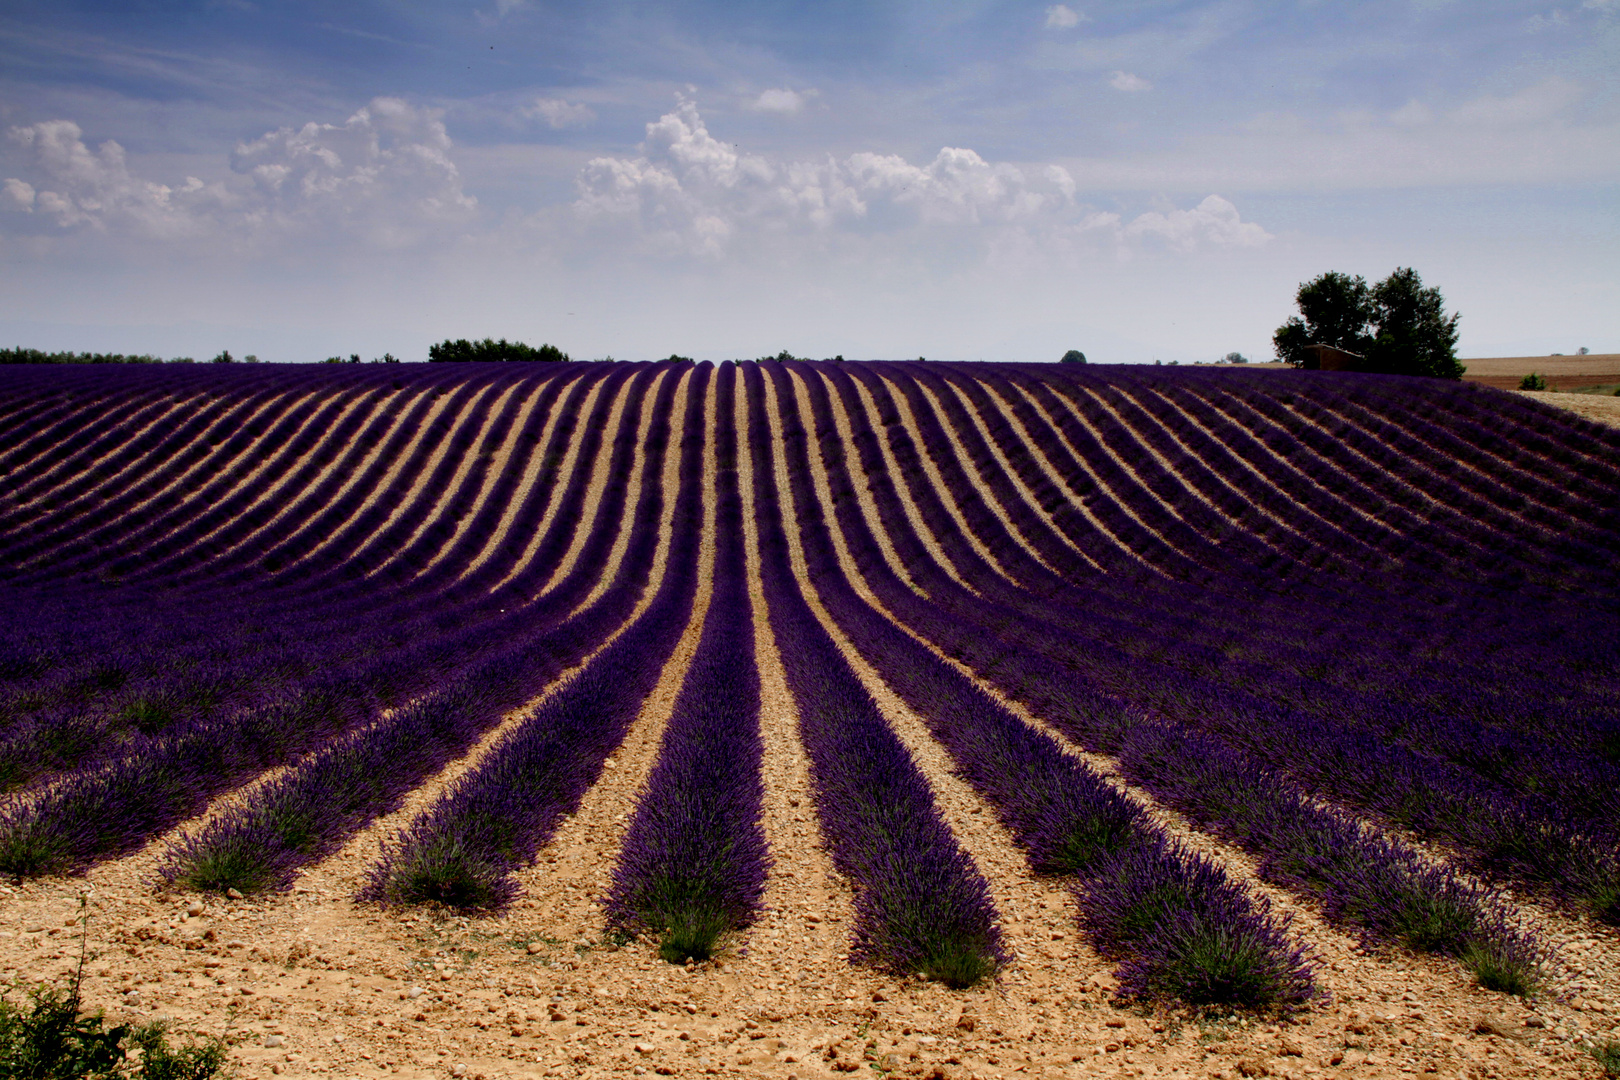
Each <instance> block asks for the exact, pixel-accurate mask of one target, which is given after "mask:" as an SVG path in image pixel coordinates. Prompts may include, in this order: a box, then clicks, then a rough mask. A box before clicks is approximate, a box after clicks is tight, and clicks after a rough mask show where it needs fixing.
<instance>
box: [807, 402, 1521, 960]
mask: <svg viewBox="0 0 1620 1080" xmlns="http://www.w3.org/2000/svg"><path fill="white" fill-rule="evenodd" d="M829 379H833V382H834V384H838V382H839V374H838V372H829ZM812 402H813V403H818V402H816V393H815V392H813V390H812ZM818 411H820V410H818ZM863 419H865V416H863V413H855V415H852V429H854V432H852V434H854V440H852V442H854V445H855V447H857V449H862V447H867V445H868V442H870V431H863ZM875 453H876V452H875V447H872V449H868V450H867V460H865V461H863V471H865V474H867V478H868V483H870V486H872V491H873V495H875V499H876V500H878V504H880V507H881V505H885V504H889V505H893V502H896V499H894V497H893V487H891V486H889V484H888V478H886V473H885V470H883V466H881V463H880V461H878V460H876V457H875ZM829 465H831V466H834V468H833V470H831V471H833V473H834V476H833V481H834V505H838V507H841V508H842V512H841V523H842V526H844V531H846V534H849V536H852V538H857V544H855V557H857V562H859V563H860V565H862V568H863V573H865V576H867V581H868V583H870V585H872V586H873V588H875V589H878V593H880V596H881V597H883V599H885V602H886V604H893V610H894V612H896V615H899V617H901V620H902V622H906V623H907V625H910V627H912V628H914V630H915V631H919V633H922V635H925V636H927V638H932V640H935V641H943V643H944V644H946V648H951V646H953V644H957V643H959V641H961V638H962V631H961V623H959V619H961V617H962V615H964V614H969V612H966V610H964V609H961V607H957V609H954V610H951V612H949V614H946V615H943V617H941V614H938V612H933V610H930V604H927V602H925V601H922V599H920V597H917V596H915V594H912V593H910V591H909V589H906V588H904V586H902V585H901V583H899V581H897V580H896V578H894V576H893V575H891V573H889V572H888V570H886V567H885V563H883V560H881V557H880V555H876V552H875V541H873V539H872V538H870V534H867V533H865V525H863V521H862V520H860V518H859V515H857V513H854V512H852V510H847V508H846V507H851V505H852V504H854V497H852V495H854V492H851V491H847V478H842V481H841V478H839V474H838V473H839V471H838V470H836V461H831V463H829ZM886 525H888V531H889V536H891V539H894V538H896V534H899V533H904V531H907V526H906V523H904V520H902V518H901V517H897V515H891V517H889V518H888V520H886ZM863 552H865V559H863V557H862V554H863ZM816 570H820V573H818V572H816ZM812 573H813V576H815V578H816V580H818V581H821V580H826V578H828V576H831V572H829V568H826V567H821V568H815V567H813V568H812ZM975 585H980V586H985V585H988V581H987V580H985V578H980V580H977V581H975ZM849 604H854V599H852V597H851V599H849V601H846V606H849ZM969 633H972V631H970V630H969ZM893 648H899V646H893ZM922 667H923V662H922V659H920V657H917V659H912V661H910V662H909V664H906V662H899V661H894V662H889V664H886V665H885V669H886V670H893V672H896V675H894V678H896V680H901V682H904V680H906V678H907V677H909V672H915V670H919V669H922ZM1025 670H1027V669H1025ZM1001 674H1003V677H1004V675H1006V670H1004V669H1003V670H1001ZM1055 675H1056V672H1050V669H1048V675H1047V678H1048V680H1050V678H1053V677H1055ZM1059 678H1061V677H1059ZM1071 682H1072V680H1071ZM1053 688H1055V687H1051V682H1045V690H1047V691H1048V693H1050V691H1051V690H1053ZM1113 716H1115V721H1113V724H1111V725H1108V727H1105V729H1103V732H1105V735H1106V738H1105V742H1106V743H1110V745H1106V746H1105V748H1106V750H1119V753H1121V755H1124V756H1126V761H1131V763H1134V764H1136V766H1137V767H1136V774H1134V777H1132V779H1137V780H1139V782H1145V784H1147V785H1149V789H1150V790H1155V792H1158V790H1168V792H1170V793H1173V795H1176V797H1179V801H1181V803H1183V805H1187V803H1192V805H1196V803H1197V800H1196V798H1192V795H1194V793H1205V792H1215V795H1228V798H1226V801H1225V803H1220V801H1217V803H1215V808H1217V810H1220V811H1225V813H1228V814H1233V813H1238V805H1239V803H1243V798H1244V797H1246V798H1247V800H1249V803H1247V811H1249V816H1252V818H1254V819H1255V821H1267V823H1268V824H1270V832H1268V834H1267V832H1262V831H1257V832H1247V831H1246V826H1252V824H1255V821H1247V819H1244V816H1243V814H1239V816H1238V824H1236V826H1234V831H1238V832H1241V834H1243V836H1244V839H1246V840H1251V842H1254V844H1257V845H1260V847H1262V850H1265V848H1267V845H1273V847H1275V852H1273V853H1277V855H1278V858H1281V857H1283V855H1281V852H1286V844H1290V842H1291V844H1294V845H1296V847H1294V853H1296V855H1298V852H1299V845H1301V844H1306V845H1307V847H1309V844H1312V842H1315V844H1325V842H1327V840H1330V839H1332V840H1336V842H1338V845H1340V848H1345V850H1340V852H1338V858H1336V860H1335V861H1332V863H1322V861H1320V860H1319V865H1317V866H1315V873H1319V874H1325V873H1328V871H1335V874H1336V876H1333V874H1330V876H1328V881H1332V884H1333V886H1335V887H1336V891H1338V894H1336V895H1338V897H1340V899H1341V900H1343V902H1341V904H1340V910H1349V908H1351V907H1361V908H1364V912H1362V921H1364V923H1366V925H1369V926H1375V928H1380V929H1385V931H1387V933H1390V931H1392V929H1393V931H1395V933H1408V936H1411V938H1414V939H1416V938H1421V933H1422V931H1416V929H1414V928H1411V926H1406V928H1401V925H1400V920H1411V918H1413V916H1414V913H1422V910H1424V908H1426V905H1427V908H1430V912H1432V910H1434V908H1439V910H1442V912H1447V913H1450V916H1452V925H1450V926H1443V928H1437V929H1434V931H1432V933H1434V934H1435V939H1437V941H1439V942H1440V944H1437V946H1434V942H1430V944H1432V946H1434V947H1443V949H1448V950H1452V952H1456V954H1463V955H1466V957H1468V959H1469V962H1471V963H1473V965H1474V967H1476V968H1477V970H1479V972H1481V973H1482V978H1484V980H1486V981H1487V983H1494V984H1498V986H1518V988H1520V989H1523V986H1526V984H1528V983H1529V981H1533V976H1534V965H1536V946H1534V942H1531V941H1528V939H1521V938H1518V936H1515V934H1511V933H1508V931H1507V929H1505V920H1503V916H1502V913H1500V907H1498V905H1494V904H1492V902H1489V900H1487V899H1484V897H1481V895H1479V894H1477V892H1471V891H1468V889H1464V887H1461V886H1458V884H1456V882H1455V879H1452V878H1450V876H1448V874H1447V873H1443V871H1439V870H1435V871H1424V873H1419V871H1417V870H1416V868H1414V860H1413V858H1411V857H1409V855H1408V853H1403V852H1398V850H1395V848H1375V847H1371V845H1369V844H1354V845H1353V844H1349V840H1351V839H1354V837H1356V836H1361V834H1359V831H1358V829H1353V827H1351V826H1346V824H1341V823H1338V821H1336V818H1333V816H1332V814H1327V813H1324V811H1314V810H1312V808H1311V806H1307V805H1304V803H1302V801H1301V800H1299V798H1298V797H1296V795H1293V792H1291V790H1286V789H1280V787H1278V785H1277V784H1275V782H1270V780H1268V779H1267V777H1259V779H1252V780H1251V782H1247V787H1244V789H1243V795H1241V797H1238V795H1233V793H1231V789H1233V787H1234V785H1238V784H1243V782H1246V777H1254V774H1255V771H1254V763H1251V761H1246V759H1243V758H1238V756H1234V755H1231V753H1230V751H1220V753H1223V755H1225V756H1223V758H1215V756H1213V755H1215V753H1217V750H1218V745H1215V743H1209V742H1207V740H1205V742H1204V743H1199V740H1197V737H1189V735H1179V729H1174V727H1171V725H1168V724H1160V725H1155V727H1150V729H1142V727H1140V725H1137V724H1131V722H1129V721H1126V722H1124V724H1121V722H1119V717H1121V716H1128V712H1126V711H1124V709H1118V711H1115V712H1113ZM1056 719H1058V722H1059V725H1061V727H1064V729H1066V730H1069V732H1076V729H1077V727H1079V729H1081V730H1079V733H1081V735H1082V742H1084V743H1085V745H1093V746H1095V745H1097V742H1098V740H1097V737H1095V735H1097V732H1095V730H1085V729H1084V727H1082V725H1077V724H1074V722H1072V721H1069V717H1064V716H1061V714H1059V716H1058V717H1056ZM1064 721H1069V722H1064ZM1144 730H1145V732H1149V733H1144ZM1155 738H1157V743H1153V740H1155ZM1178 738H1179V742H1176V740H1178ZM1144 740H1145V742H1144ZM948 745H949V743H948ZM1144 745H1153V746H1155V748H1157V751H1158V753H1157V756H1155V755H1153V753H1152V751H1144V750H1142V746H1144ZM1200 759H1202V761H1205V766H1204V772H1199V767H1197V766H1194V764H1184V766H1183V769H1181V772H1179V779H1181V780H1183V784H1181V787H1179V789H1178V787H1176V785H1174V782H1171V780H1173V779H1174V777H1178V774H1176V772H1173V771H1170V766H1171V764H1173V763H1178V761H1181V763H1194V761H1200ZM1155 764H1157V766H1160V767H1158V769H1157V771H1155V769H1153V767H1152V766H1155ZM1166 777H1170V779H1166ZM1192 780H1200V782H1202V789H1200V787H1199V784H1194V782H1192ZM1221 785H1225V790H1221ZM1199 816H1202V818H1204V819H1209V818H1212V816H1217V818H1218V814H1215V813H1204V814H1199ZM1380 852H1382V858H1379V860H1372V855H1375V853H1380ZM1367 860H1372V861H1367ZM1361 865H1366V866H1372V868H1375V870H1379V873H1377V874H1371V871H1369V874H1371V878H1372V879H1374V882H1372V884H1377V887H1380V889H1385V891H1387V889H1393V887H1395V886H1396V884H1401V886H1403V889H1405V892H1400V895H1396V897H1393V900H1392V904H1393V907H1392V908H1390V910H1379V908H1377V895H1375V894H1377V889H1374V887H1372V884H1369V882H1362V886H1366V887H1361V891H1359V892H1356V889H1358V882H1356V878H1354V876H1353V874H1354V870H1356V868H1358V866H1361ZM1380 874H1382V876H1380ZM1369 889H1371V891H1369ZM1401 905H1405V907H1401Z"/></svg>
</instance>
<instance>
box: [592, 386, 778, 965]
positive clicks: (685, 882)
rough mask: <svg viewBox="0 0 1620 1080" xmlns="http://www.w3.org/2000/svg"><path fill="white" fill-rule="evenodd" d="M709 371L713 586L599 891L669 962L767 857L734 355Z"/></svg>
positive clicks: (732, 903) (738, 899)
mask: <svg viewBox="0 0 1620 1080" xmlns="http://www.w3.org/2000/svg"><path fill="white" fill-rule="evenodd" d="M715 381H716V384H717V387H716V389H717V393H716V395H715V417H716V420H715V426H714V459H715V487H714V496H713V497H714V589H713V592H712V593H711V595H710V598H709V607H708V612H707V615H706V616H705V618H704V623H703V633H702V635H701V636H700V637H699V638H698V644H697V650H696V651H695V652H694V653H693V655H692V661H691V665H690V666H689V667H688V669H687V672H686V676H685V679H684V680H683V681H682V683H681V689H680V693H679V695H677V697H676V699H675V707H674V709H673V710H672V711H671V713H670V716H669V720H668V722H667V724H666V725H665V727H664V734H663V737H662V739H661V740H660V742H659V747H658V758H657V761H656V763H655V764H654V765H653V768H652V772H651V774H650V775H649V776H648V778H647V783H646V786H645V788H644V789H643V790H642V792H641V796H640V798H639V800H638V801H637V805H636V809H635V811H634V813H633V814H632V816H631V819H630V826H629V828H628V829H627V830H626V832H625V836H624V841H623V843H622V844H621V846H620V851H619V863H618V866H617V867H616V868H615V869H614V873H613V884H612V886H611V888H610V889H609V890H608V895H607V899H606V907H607V913H608V922H609V925H610V926H611V927H613V928H614V929H616V930H618V931H620V932H622V933H626V934H631V933H647V934H651V935H653V936H655V937H657V938H658V939H659V954H660V955H661V956H663V958H664V959H666V960H668V961H670V962H671V963H683V962H685V961H687V960H689V959H696V960H706V959H708V958H709V957H710V956H711V955H713V953H714V952H715V950H716V949H717V948H718V947H719V946H720V944H721V942H722V941H724V940H725V938H726V937H727V936H728V935H731V934H733V933H734V932H736V931H738V930H740V929H742V928H743V927H745V926H747V925H748V924H750V923H751V922H753V921H754V919H755V918H756V917H757V916H758V913H759V908H760V901H761V898H762V897H763V895H764V892H765V879H766V872H767V868H768V866H769V863H770V853H769V849H768V846H767V844H766V842H765V829H764V826H763V824H762V818H763V814H764V807H763V803H764V798H765V787H764V782H763V780H762V778H761V768H762V766H763V763H764V757H765V744H764V740H763V739H762V738H761V737H760V729H759V707H760V699H759V670H758V668H757V667H756V666H755V656H754V619H753V612H752V610H751V608H750V603H749V597H748V566H747V551H746V544H745V541H744V536H743V528H744V522H743V508H742V493H741V491H740V490H739V488H738V482H737V479H738V477H737V431H736V423H735V420H734V416H735V411H736V386H737V368H736V365H733V364H727V365H725V366H724V367H722V368H721V369H720V370H719V373H718V375H717V377H716V380H715Z"/></svg>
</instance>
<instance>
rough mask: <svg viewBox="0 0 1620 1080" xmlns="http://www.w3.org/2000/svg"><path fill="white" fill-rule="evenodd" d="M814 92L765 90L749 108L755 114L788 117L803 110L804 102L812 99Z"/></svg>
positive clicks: (784, 88)
mask: <svg viewBox="0 0 1620 1080" xmlns="http://www.w3.org/2000/svg"><path fill="white" fill-rule="evenodd" d="M815 94H816V92H815V91H814V90H804V91H799V90H789V89H788V88H786V87H782V88H780V89H774V90H767V91H765V92H764V93H763V94H761V95H759V97H757V98H755V99H754V101H753V103H752V104H751V105H750V106H749V107H750V108H752V109H753V110H754V111H756V112H764V113H782V114H786V115H790V114H792V113H796V112H798V111H799V110H800V109H803V108H804V104H805V101H806V100H807V99H809V98H812V97H814V96H815Z"/></svg>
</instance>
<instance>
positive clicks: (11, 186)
mask: <svg viewBox="0 0 1620 1080" xmlns="http://www.w3.org/2000/svg"><path fill="white" fill-rule="evenodd" d="M5 193H6V194H5V199H6V202H8V203H9V204H11V205H10V206H9V207H8V209H11V210H21V211H23V212H24V213H26V214H32V213H33V212H34V185H33V184H30V183H28V182H26V181H23V180H18V179H16V178H15V177H13V178H11V179H9V180H7V181H6V186H5Z"/></svg>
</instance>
